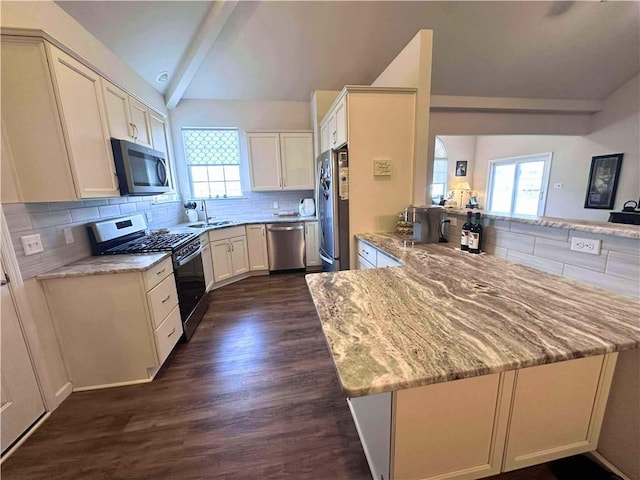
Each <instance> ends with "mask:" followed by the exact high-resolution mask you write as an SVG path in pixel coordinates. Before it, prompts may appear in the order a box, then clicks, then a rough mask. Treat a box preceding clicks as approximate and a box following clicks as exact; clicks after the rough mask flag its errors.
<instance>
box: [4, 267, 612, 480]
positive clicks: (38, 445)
mask: <svg viewBox="0 0 640 480" xmlns="http://www.w3.org/2000/svg"><path fill="white" fill-rule="evenodd" d="M209 301H210V307H209V312H208V313H207V315H206V317H205V318H204V319H203V321H202V323H201V324H200V326H199V327H198V330H197V331H196V333H195V335H194V337H193V339H192V340H191V342H190V343H188V344H179V345H178V346H177V347H176V349H175V350H174V352H173V353H172V355H171V356H170V357H169V359H168V360H167V362H166V364H165V365H164V366H163V368H162V370H161V371H160V372H159V374H158V375H157V377H156V379H155V380H154V381H153V382H152V383H149V384H144V385H136V386H130V387H120V388H112V389H105V390H97V391H92V392H81V393H74V394H72V395H71V396H70V397H69V398H68V399H67V400H66V401H65V402H64V403H63V404H62V405H61V406H60V407H59V408H58V409H57V410H56V411H55V412H53V414H52V415H51V417H50V418H49V419H48V420H47V421H46V422H45V424H44V425H43V426H42V427H41V428H40V429H39V430H38V431H37V432H36V433H35V434H34V435H33V436H32V437H31V438H29V439H28V440H27V442H26V443H25V444H24V445H23V446H22V447H20V448H19V449H18V451H17V452H16V453H15V454H14V455H13V456H12V457H10V458H9V459H8V460H7V461H6V462H5V463H4V464H3V465H2V478H3V479H4V480H12V479H28V480H39V479H47V480H51V479H60V480H64V479H73V480H77V479H85V478H86V479H91V480H93V479H97V480H99V479H154V480H155V479H185V480H188V479H224V480H231V479H243V480H251V479H261V480H265V479H314V480H325V479H326V480H329V479H331V480H333V479H370V478H371V475H370V473H369V469H368V466H367V463H366V460H365V457H364V454H363V451H362V447H361V445H360V442H359V439H358V435H357V433H356V430H355V427H354V424H353V421H352V419H351V416H350V414H349V409H348V407H347V404H346V402H345V399H344V397H343V395H342V392H341V390H340V387H339V385H338V382H337V378H336V373H335V370H334V367H333V364H332V361H331V358H330V355H329V352H328V350H327V346H326V344H325V340H324V336H323V334H322V330H321V327H320V323H319V322H318V320H317V317H316V313H315V310H314V307H313V303H312V301H311V298H310V296H309V293H308V291H307V288H306V284H305V282H304V276H303V275H302V274H279V275H271V276H268V277H254V278H249V279H246V280H243V281H241V282H238V283H236V284H233V285H230V286H227V287H224V288H222V289H219V290H216V291H214V292H212V293H210V294H209ZM551 467H552V466H550V465H542V466H537V467H532V468H530V469H524V470H520V471H517V472H511V473H509V474H503V475H499V476H496V477H491V478H492V479H494V480H525V479H527V480H559V479H563V478H567V479H568V478H578V477H563V476H556V473H554V471H553V469H552V468H551ZM580 478H609V477H590V476H587V477H580Z"/></svg>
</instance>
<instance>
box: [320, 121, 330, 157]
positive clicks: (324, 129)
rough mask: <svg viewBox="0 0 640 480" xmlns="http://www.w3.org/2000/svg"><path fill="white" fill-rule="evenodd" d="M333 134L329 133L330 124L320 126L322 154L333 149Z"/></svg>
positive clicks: (325, 123) (324, 123)
mask: <svg viewBox="0 0 640 480" xmlns="http://www.w3.org/2000/svg"><path fill="white" fill-rule="evenodd" d="M330 138H331V132H329V122H328V121H326V122H323V123H322V125H320V153H322V152H326V151H327V150H329V149H330V148H331V140H330Z"/></svg>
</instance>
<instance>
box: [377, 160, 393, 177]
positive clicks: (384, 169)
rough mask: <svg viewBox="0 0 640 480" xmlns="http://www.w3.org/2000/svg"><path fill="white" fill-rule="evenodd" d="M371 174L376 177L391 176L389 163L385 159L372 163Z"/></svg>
mask: <svg viewBox="0 0 640 480" xmlns="http://www.w3.org/2000/svg"><path fill="white" fill-rule="evenodd" d="M373 174H374V175H375V176H376V177H390V176H391V161H390V160H387V159H381V160H374V161H373Z"/></svg>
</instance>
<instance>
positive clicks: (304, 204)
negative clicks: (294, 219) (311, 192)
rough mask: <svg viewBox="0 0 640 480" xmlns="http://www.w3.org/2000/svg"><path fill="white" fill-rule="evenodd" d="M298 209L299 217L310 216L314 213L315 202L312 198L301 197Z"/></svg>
mask: <svg viewBox="0 0 640 480" xmlns="http://www.w3.org/2000/svg"><path fill="white" fill-rule="evenodd" d="M298 211H299V212H300V216H301V217H310V216H311V215H314V214H315V213H316V202H314V200H313V198H303V199H301V200H300V205H299V206H298Z"/></svg>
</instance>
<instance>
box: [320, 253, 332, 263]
mask: <svg viewBox="0 0 640 480" xmlns="http://www.w3.org/2000/svg"><path fill="white" fill-rule="evenodd" d="M318 253H319V254H320V259H321V260H324V261H325V262H327V263H328V264H330V265H333V258H330V257H328V256H327V255H326V254H325V253H324V252H323V251H322V250H320V251H319V252H318Z"/></svg>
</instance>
